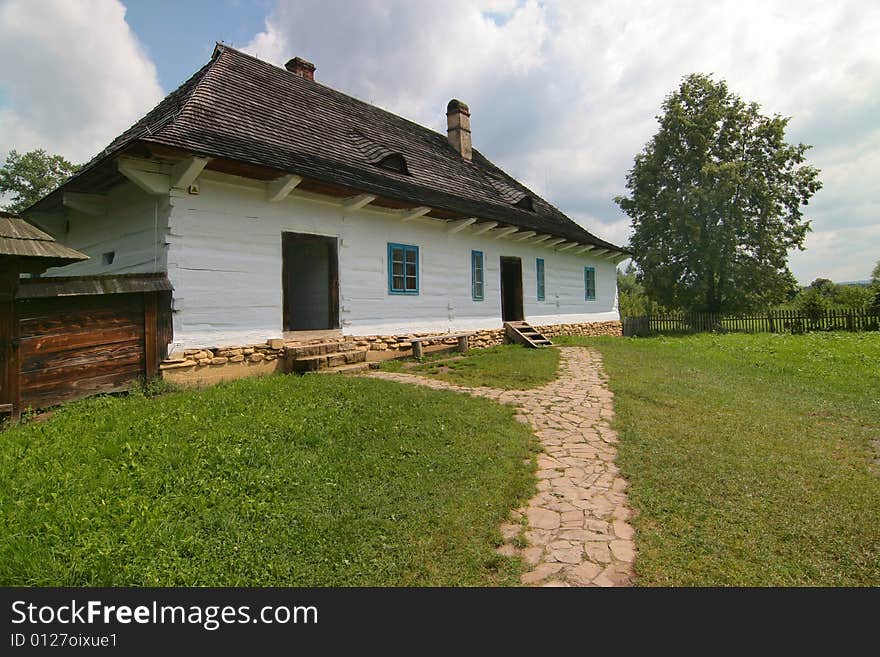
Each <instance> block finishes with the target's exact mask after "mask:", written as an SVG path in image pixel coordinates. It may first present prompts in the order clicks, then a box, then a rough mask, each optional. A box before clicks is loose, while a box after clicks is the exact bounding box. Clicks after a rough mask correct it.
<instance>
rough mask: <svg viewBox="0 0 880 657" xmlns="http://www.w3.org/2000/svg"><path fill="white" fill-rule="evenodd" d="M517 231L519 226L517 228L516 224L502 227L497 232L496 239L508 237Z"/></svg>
mask: <svg viewBox="0 0 880 657" xmlns="http://www.w3.org/2000/svg"><path fill="white" fill-rule="evenodd" d="M517 231H519V228H517V227H516V226H508V227H507V228H500V229H498V230H497V231H496V232H495V236H494V237H495V239H496V240H500V239H502V238H504V237H507V236H508V235H513V234H514V233H516V232H517Z"/></svg>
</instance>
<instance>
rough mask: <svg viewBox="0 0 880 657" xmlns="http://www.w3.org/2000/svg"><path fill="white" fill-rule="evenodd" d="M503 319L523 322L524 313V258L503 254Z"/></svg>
mask: <svg viewBox="0 0 880 657" xmlns="http://www.w3.org/2000/svg"><path fill="white" fill-rule="evenodd" d="M501 319H502V320H503V321H505V322H521V321H523V320H524V319H525V315H524V314H523V282H522V260H520V259H519V258H512V257H507V256H501Z"/></svg>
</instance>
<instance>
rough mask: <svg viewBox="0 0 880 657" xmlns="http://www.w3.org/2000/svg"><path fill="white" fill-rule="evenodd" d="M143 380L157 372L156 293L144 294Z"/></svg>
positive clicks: (150, 377)
mask: <svg viewBox="0 0 880 657" xmlns="http://www.w3.org/2000/svg"><path fill="white" fill-rule="evenodd" d="M144 361H145V370H146V371H145V372H144V378H146V379H147V380H149V379H152V378H153V377H154V376H156V375H157V374H158V372H159V340H158V313H157V312H156V293H155V292H145V293H144Z"/></svg>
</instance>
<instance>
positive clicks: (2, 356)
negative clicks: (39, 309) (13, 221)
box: [0, 269, 18, 417]
mask: <svg viewBox="0 0 880 657" xmlns="http://www.w3.org/2000/svg"><path fill="white" fill-rule="evenodd" d="M17 283H18V271H17V270H15V269H8V270H7V269H0V417H2V415H3V414H5V413H10V412H12V402H13V399H15V397H16V386H17V384H18V376H17V374H16V373H17V371H18V363H17V361H16V353H17V352H16V350H15V337H16V336H15V334H16V331H15V329H16V321H15V288H16V285H17Z"/></svg>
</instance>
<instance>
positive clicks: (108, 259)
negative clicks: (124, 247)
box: [101, 251, 116, 265]
mask: <svg viewBox="0 0 880 657" xmlns="http://www.w3.org/2000/svg"><path fill="white" fill-rule="evenodd" d="M114 260H116V251H107V253H104V254H102V255H101V264H104V265H112V264H113V261H114Z"/></svg>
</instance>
